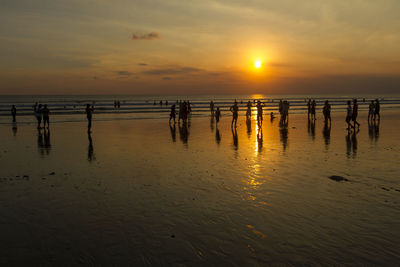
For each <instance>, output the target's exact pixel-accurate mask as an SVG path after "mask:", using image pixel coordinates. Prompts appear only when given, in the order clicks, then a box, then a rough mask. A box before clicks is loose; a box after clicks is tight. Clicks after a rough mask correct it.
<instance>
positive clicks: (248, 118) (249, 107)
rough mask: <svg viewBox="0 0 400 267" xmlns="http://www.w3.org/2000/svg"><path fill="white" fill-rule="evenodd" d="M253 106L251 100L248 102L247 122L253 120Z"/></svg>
mask: <svg viewBox="0 0 400 267" xmlns="http://www.w3.org/2000/svg"><path fill="white" fill-rule="evenodd" d="M252 106H253V105H252V104H251V102H250V100H249V101H248V102H247V111H246V120H250V118H251V107H252Z"/></svg>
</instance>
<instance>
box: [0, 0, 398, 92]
mask: <svg viewBox="0 0 400 267" xmlns="http://www.w3.org/2000/svg"><path fill="white" fill-rule="evenodd" d="M399 10H400V1H398V0H380V1H375V0H364V1H361V0H347V1H345V0H334V1H330V0H324V1H322V0H320V1H317V0H307V1H293V0H292V1H289V0H280V1H269V0H246V1H240V0H198V1H192V0H143V1H137V0H113V1H109V0H69V1H67V0H35V1H33V0H1V1H0V94H30V95H34V94H141V95H146V94H165V95H168V94H183V95H190V94H229V93H235V94H239V93H240V94H251V93H264V94H285V93H290V94H296V93H299V94H311V93H312V94H324V93H326V94H332V93H341V94H342V93H357V94H359V93H360V94H369V93H378V94H379V93H400V49H399V47H400V19H399V18H400V17H399V14H400V13H399ZM256 60H260V61H261V62H262V66H261V68H259V69H256V68H255V67H254V62H255V61H256Z"/></svg>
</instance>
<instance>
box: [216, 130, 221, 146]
mask: <svg viewBox="0 0 400 267" xmlns="http://www.w3.org/2000/svg"><path fill="white" fill-rule="evenodd" d="M215 141H216V142H217V144H218V145H219V144H220V143H221V134H220V132H219V129H218V125H217V127H216V130H215Z"/></svg>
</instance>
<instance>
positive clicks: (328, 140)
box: [322, 123, 331, 149]
mask: <svg viewBox="0 0 400 267" xmlns="http://www.w3.org/2000/svg"><path fill="white" fill-rule="evenodd" d="M322 134H323V136H324V140H325V148H326V149H328V148H329V144H330V143H331V124H330V123H325V124H324V128H323V130H322Z"/></svg>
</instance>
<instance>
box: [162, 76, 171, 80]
mask: <svg viewBox="0 0 400 267" xmlns="http://www.w3.org/2000/svg"><path fill="white" fill-rule="evenodd" d="M162 79H163V80H166V81H169V80H172V78H171V77H163V78H162Z"/></svg>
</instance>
